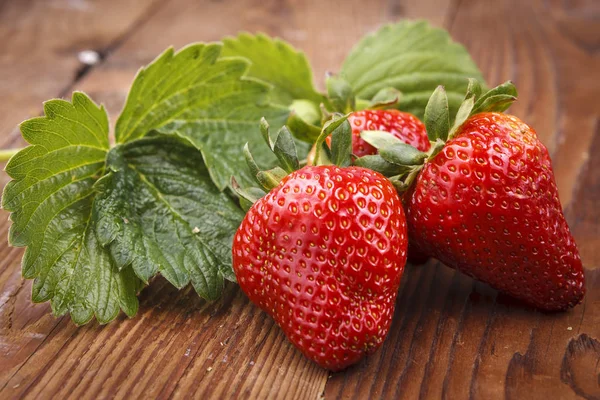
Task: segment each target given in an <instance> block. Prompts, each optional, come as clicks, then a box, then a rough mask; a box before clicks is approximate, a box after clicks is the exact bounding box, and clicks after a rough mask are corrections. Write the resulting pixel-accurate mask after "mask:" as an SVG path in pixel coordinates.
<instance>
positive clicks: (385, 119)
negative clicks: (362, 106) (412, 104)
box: [327, 110, 431, 157]
mask: <svg viewBox="0 0 600 400" xmlns="http://www.w3.org/2000/svg"><path fill="white" fill-rule="evenodd" d="M348 121H349V122H350V125H351V126H352V153H353V154H354V155H356V156H357V157H362V156H366V155H369V154H377V149H376V148H375V147H373V146H371V145H370V144H369V143H367V142H365V141H364V140H363V139H362V138H361V137H360V134H361V133H362V131H385V132H388V133H391V134H392V135H393V136H395V137H397V138H398V139H400V140H402V141H403V142H404V143H406V144H410V145H411V146H413V147H415V148H417V149H418V150H420V151H427V150H429V148H430V147H431V144H430V143H429V139H428V138H427V131H426V130H425V125H424V124H423V123H422V122H421V121H419V119H418V118H417V117H415V116H414V115H412V114H410V113H407V112H402V111H398V110H363V111H356V112H353V113H352V114H350V116H349V117H348ZM330 142H331V138H327V144H328V145H330Z"/></svg>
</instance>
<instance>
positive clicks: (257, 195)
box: [231, 176, 266, 212]
mask: <svg viewBox="0 0 600 400" xmlns="http://www.w3.org/2000/svg"><path fill="white" fill-rule="evenodd" d="M231 188H232V189H233V191H234V192H235V193H236V194H237V195H238V197H239V198H240V207H242V210H244V211H245V212H248V210H249V209H250V207H252V205H253V204H254V203H256V202H257V201H258V200H259V199H261V198H262V197H264V196H265V195H266V193H265V191H264V190H262V189H260V188H257V187H248V188H241V187H240V184H239V183H238V182H237V180H236V179H235V177H233V176H232V177H231Z"/></svg>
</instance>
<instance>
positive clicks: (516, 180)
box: [407, 113, 585, 310]
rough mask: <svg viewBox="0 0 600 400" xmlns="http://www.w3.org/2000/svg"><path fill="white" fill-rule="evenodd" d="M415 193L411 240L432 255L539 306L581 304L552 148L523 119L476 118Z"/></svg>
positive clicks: (580, 281) (426, 171) (578, 267)
mask: <svg viewBox="0 0 600 400" xmlns="http://www.w3.org/2000/svg"><path fill="white" fill-rule="evenodd" d="M409 196H410V197H409V198H410V200H409V202H408V208H407V223H408V227H409V235H410V236H411V241H414V242H415V243H416V244H417V245H418V246H419V248H420V249H421V250H424V251H425V252H426V253H427V254H430V255H432V256H434V257H436V258H438V259H439V260H440V261H442V262H444V263H446V264H447V265H448V266H451V267H453V268H456V269H458V270H460V271H462V272H464V273H466V274H468V275H470V276H473V277H474V278H476V279H479V280H481V281H484V282H487V283H488V284H490V285H491V286H493V287H494V288H496V289H498V290H500V291H502V292H505V293H507V294H509V295H511V296H513V297H516V298H518V299H521V300H523V301H524V302H526V303H528V304H530V305H533V306H535V307H538V308H540V309H544V310H564V309H567V308H569V307H573V306H574V305H576V304H578V303H579V302H580V301H581V299H582V298H583V296H584V292H585V289H584V275H583V268H582V264H581V259H580V257H579V252H578V250H577V247H576V245H575V241H574V240H573V237H572V236H571V233H570V231H569V227H568V226H567V222H566V221H565V218H564V216H563V213H562V209H561V205H560V200H559V198H558V190H557V188H556V183H555V180H554V173H553V171H552V165H551V162H550V157H549V155H548V151H547V149H546V148H545V147H544V145H543V144H542V143H541V142H540V141H539V140H538V138H537V135H536V133H535V131H534V130H533V129H532V128H530V127H529V126H527V125H526V124H524V123H523V122H522V121H520V120H519V119H517V118H515V117H513V116H509V115H505V114H500V113H483V114H477V115H475V116H473V117H471V118H470V119H469V120H468V121H466V122H465V123H464V124H463V126H462V127H461V128H460V131H459V132H458V134H457V135H456V136H455V137H454V138H453V139H451V140H449V141H448V142H447V144H446V146H445V148H444V149H443V150H442V151H441V152H440V153H439V154H438V155H437V156H436V157H435V158H434V159H433V160H431V161H430V162H429V163H427V164H426V165H425V166H424V168H423V170H422V171H421V173H420V174H419V176H418V177H417V181H416V184H415V186H414V187H413V189H412V191H411V192H410V193H409Z"/></svg>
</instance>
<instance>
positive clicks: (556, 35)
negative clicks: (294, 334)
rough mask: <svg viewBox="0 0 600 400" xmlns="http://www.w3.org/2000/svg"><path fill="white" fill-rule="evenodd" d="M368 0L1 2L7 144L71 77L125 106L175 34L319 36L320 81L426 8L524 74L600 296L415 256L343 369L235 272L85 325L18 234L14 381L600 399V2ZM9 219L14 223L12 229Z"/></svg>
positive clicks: (201, 394)
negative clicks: (106, 321)
mask: <svg viewBox="0 0 600 400" xmlns="http://www.w3.org/2000/svg"><path fill="white" fill-rule="evenodd" d="M369 4H370V5H369V7H366V6H365V3H364V2H360V1H341V0H340V1H328V2H321V1H316V0H312V1H302V2H300V1H291V0H288V1H276V0H260V1H259V0H240V1H233V0H223V1H218V2H215V1H202V2H198V1H192V0H169V1H161V2H152V1H143V0H127V1H112V0H111V1H103V2H91V1H89V0H53V1H31V0H28V1H19V2H4V3H2V2H0V37H2V38H5V37H10V38H11V40H6V41H3V42H2V43H0V50H2V52H0V54H2V56H0V71H1V72H2V76H3V78H2V81H1V82H0V88H1V89H2V94H3V96H2V98H0V109H2V111H3V113H2V115H0V132H2V135H1V136H0V143H3V144H4V145H3V146H0V147H8V145H10V144H11V143H17V142H16V140H17V139H15V138H18V136H16V135H15V131H14V130H13V127H14V125H15V124H16V123H17V122H18V121H19V120H22V119H25V118H27V117H30V116H32V115H36V114H39V113H40V111H41V107H40V103H41V101H42V100H45V99H47V98H50V97H54V96H63V95H68V92H70V91H71V90H72V89H81V90H85V91H86V92H88V93H89V94H90V95H91V96H92V97H93V98H94V99H96V100H98V101H101V102H103V103H105V104H106V105H107V108H108V110H109V112H110V113H111V115H112V116H113V121H114V119H115V117H114V116H115V115H116V113H117V112H118V111H119V109H120V107H121V106H122V104H123V102H124V99H125V96H126V93H127V90H128V87H129V84H130V82H131V80H132V79H133V76H134V75H135V72H136V70H137V69H138V68H139V67H140V66H141V65H143V64H145V63H147V62H149V61H151V60H152V59H153V58H154V57H155V56H156V55H157V54H158V53H159V52H161V51H162V50H163V49H164V48H166V47H167V46H169V45H174V46H175V47H180V46H183V45H184V44H187V43H189V42H193V41H210V40H218V39H219V38H221V37H222V36H224V35H233V34H235V33H237V32H238V31H241V30H247V31H252V32H255V31H264V32H267V33H269V34H271V35H275V36H280V37H283V38H284V39H286V40H288V41H290V42H292V43H293V44H294V45H295V46H297V47H299V48H301V49H303V50H304V51H306V53H307V55H308V57H309V59H310V60H311V62H312V63H313V65H314V70H315V77H316V81H317V83H318V85H321V82H322V79H321V77H322V76H323V75H324V73H325V72H326V71H328V70H333V71H335V70H336V69H337V68H339V65H340V64H341V61H342V60H343V58H344V56H345V54H346V53H347V52H348V50H349V49H350V47H351V46H352V44H353V43H354V42H355V41H356V40H357V39H358V38H359V37H360V36H362V35H363V34H364V33H366V32H368V31H371V30H373V29H375V28H376V27H378V26H379V25H380V24H382V23H385V22H389V21H394V20H397V19H399V18H403V17H410V18H427V19H429V20H430V21H432V22H433V23H434V24H436V25H438V26H444V27H446V28H447V29H449V30H450V31H451V33H452V35H453V36H454V37H455V39H457V40H459V41H460V42H462V43H464V44H465V45H466V46H467V47H468V48H469V50H470V51H471V52H472V54H473V57H474V58H475V60H476V61H477V63H478V64H479V65H480V66H481V68H482V69H483V71H484V72H485V75H486V77H487V79H488V80H489V82H490V83H492V84H495V83H499V82H500V81H503V80H506V79H513V80H514V81H515V82H516V84H517V86H518V87H519V89H520V97H519V102H518V104H517V105H516V106H514V108H513V109H512V112H513V113H515V114H516V115H517V116H519V117H521V118H523V119H525V120H526V121H528V122H529V123H530V124H531V125H533V126H534V127H535V128H536V129H537V131H538V134H539V135H540V137H541V138H542V141H543V142H544V143H545V144H546V145H547V146H548V148H549V149H550V150H551V152H552V157H553V160H554V166H555V172H556V177H557V181H558V185H559V191H560V195H561V199H562V200H563V204H564V206H565V207H566V216H567V219H568V221H569V223H570V226H571V228H572V230H573V233H574V235H575V237H576V240H577V242H578V244H579V247H580V250H581V254H582V258H583V260H584V264H585V266H586V272H587V285H588V294H587V296H586V299H585V302H584V303H583V304H582V305H580V306H578V307H576V308H575V309H573V310H572V311H569V312H565V313H555V314H547V313H540V312H537V311H535V310H532V309H528V308H526V307H523V306H522V305H520V304H518V303H516V302H514V301H512V300H511V299H509V298H506V297H505V296H502V295H498V294H497V293H496V292H495V291H494V290H492V289H490V288H488V287H487V286H485V285H483V284H480V283H476V282H474V281H473V280H472V279H470V278H468V277H465V276H463V275H461V274H459V273H457V272H455V271H453V270H451V269H448V268H446V267H445V266H443V265H441V264H440V263H437V262H435V261H430V262H429V263H428V264H427V265H426V266H423V267H409V268H407V271H406V275H405V277H404V278H403V283H402V287H401V291H400V294H399V299H398V305H397V309H396V313H395V316H394V321H393V326H392V329H391V331H390V334H389V337H388V338H387V340H386V342H385V344H384V346H383V347H382V348H381V349H380V350H379V351H378V352H377V353H375V354H374V355H373V356H371V357H369V358H368V359H366V360H364V361H363V362H361V363H360V364H358V365H357V366H355V367H353V368H351V369H349V370H347V371H344V372H341V373H337V374H333V375H330V374H329V373H327V372H326V371H324V370H321V369H320V368H318V367H316V366H315V365H313V364H312V363H310V362H309V361H307V360H306V359H305V358H304V357H303V356H302V355H301V354H300V353H299V352H298V351H296V350H295V349H294V348H293V346H292V345H291V344H290V343H289V342H288V341H287V340H286V339H285V337H284V336H283V334H282V333H281V331H280V329H279V328H278V327H277V326H275V325H274V324H273V321H272V320H271V319H270V318H269V317H268V316H267V315H266V314H264V313H263V312H261V311H259V310H258V309H257V308H256V307H254V306H253V305H252V304H250V303H249V302H248V300H247V299H246V297H245V296H244V295H243V294H242V293H241V292H240V291H239V289H238V288H237V287H235V286H234V285H231V286H229V287H228V288H227V290H226V292H225V295H224V296H223V298H222V299H221V300H219V301H218V302H215V303H212V304H207V303H205V302H204V301H202V300H200V299H199V298H198V297H197V296H196V295H195V294H194V292H193V290H191V289H189V288H188V289H185V290H183V291H179V292H178V291H177V290H175V289H174V288H173V287H171V286H170V285H169V284H168V283H167V282H165V281H164V280H162V279H157V280H155V281H154V282H153V283H152V285H150V286H149V287H147V288H146V289H144V290H143V292H142V293H141V296H140V301H141V304H140V312H139V313H138V315H137V316H136V318H134V319H127V318H125V317H124V316H121V317H120V318H119V319H118V320H117V321H116V322H115V323H112V324H110V325H107V326H98V324H97V323H91V324H89V325H87V326H84V327H82V328H76V327H75V326H74V325H73V324H72V323H71V322H70V320H69V319H68V317H63V318H58V319H57V318H54V317H53V316H52V315H51V314H50V308H49V306H48V304H39V305H34V304H31V302H30V291H31V283H30V282H29V281H25V280H23V279H21V277H20V271H19V269H20V257H21V255H22V250H21V249H14V248H9V247H8V246H7V245H6V244H0V398H3V399H4V398H139V397H149V398H154V397H158V398H167V397H173V398H202V399H207V398H270V399H271V398H285V399H288V398H299V399H317V398H321V397H325V398H326V399H364V398H408V399H413V398H424V399H425V398H449V399H462V398H475V399H491V398H507V399H523V398H533V399H570V398H586V399H600V367H599V365H600V343H599V340H600V268H598V267H599V266H600V252H599V251H598V249H599V248H600V211H598V210H599V209H598V207H597V201H598V198H600V159H598V158H594V157H592V156H591V155H592V154H598V152H600V115H599V113H600V101H598V100H597V99H596V98H597V94H598V93H600V86H599V85H600V81H599V80H598V72H597V71H600V40H599V38H600V5H599V3H598V2H597V1H594V0H588V1H585V0H580V1H571V2H562V1H558V0H557V1H552V0H547V1H541V0H539V1H538V0H533V1H527V2H524V1H519V0H505V1H496V2H480V1H474V0H460V1H458V0H457V1H451V0H445V1H434V0H427V1H420V2H408V1H384V0H377V1H373V2H369ZM232 9H235V10H236V12H232V11H231V10H232ZM53 27H54V28H55V29H54V30H53ZM8 35H10V36H8ZM90 48H91V49H98V50H99V51H100V53H101V54H102V55H103V59H102V62H101V63H100V64H99V65H97V66H94V67H91V68H89V69H87V70H85V73H84V74H79V75H78V74H77V71H79V70H80V69H81V64H80V63H79V62H78V61H77V59H76V55H77V52H79V51H80V50H82V49H90ZM5 77H10V79H6V78H5ZM32 82H39V83H38V85H33V83H32ZM17 89H18V90H17ZM5 110H6V111H5ZM4 111H5V112H4ZM6 180H7V177H6V175H5V174H1V175H0V184H1V185H3V184H4V183H5V182H6ZM0 214H1V215H0V219H1V220H2V221H6V217H7V214H6V212H3V211H1V212H0ZM7 229H8V223H7V222H0V236H1V237H6V236H5V235H6V231H7Z"/></svg>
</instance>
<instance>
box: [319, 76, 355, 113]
mask: <svg viewBox="0 0 600 400" xmlns="http://www.w3.org/2000/svg"><path fill="white" fill-rule="evenodd" d="M325 84H326V86H327V97H328V98H329V102H330V104H331V107H332V108H333V111H337V112H341V113H349V112H351V111H354V109H355V108H356V99H355V97H354V92H353V91H352V86H350V84H349V83H348V82H347V81H346V80H345V79H343V78H341V77H339V76H337V75H328V76H327V79H326V82H325Z"/></svg>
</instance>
